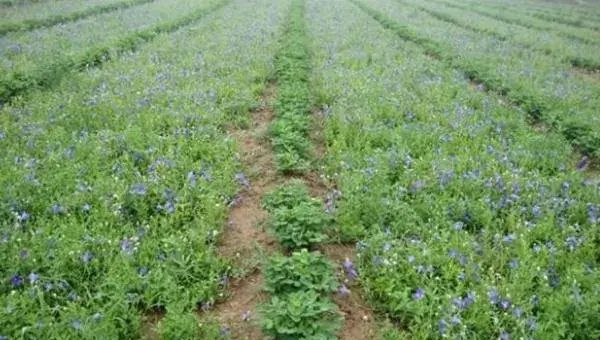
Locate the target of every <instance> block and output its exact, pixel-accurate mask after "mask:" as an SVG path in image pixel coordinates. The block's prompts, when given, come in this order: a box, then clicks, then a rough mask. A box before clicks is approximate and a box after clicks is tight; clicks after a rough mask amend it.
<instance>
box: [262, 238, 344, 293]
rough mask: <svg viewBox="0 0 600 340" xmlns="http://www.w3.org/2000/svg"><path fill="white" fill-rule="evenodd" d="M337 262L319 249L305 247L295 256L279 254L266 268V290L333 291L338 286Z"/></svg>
mask: <svg viewBox="0 0 600 340" xmlns="http://www.w3.org/2000/svg"><path fill="white" fill-rule="evenodd" d="M334 271H335V268H334V265H333V264H332V263H331V262H330V261H329V260H327V258H326V257H325V256H323V255H322V254H321V253H319V252H309V251H308V250H306V249H302V250H301V251H299V252H294V253H292V255H291V256H289V257H287V256H283V255H278V254H275V255H273V256H271V257H270V258H269V261H268V263H267V265H266V269H265V275H264V276H265V290H266V291H267V292H269V293H271V294H274V295H285V294H289V293H293V292H296V291H308V290H312V291H315V292H318V293H321V294H329V293H332V292H333V291H335V289H336V288H337V286H338V283H337V280H336V278H335V276H334Z"/></svg>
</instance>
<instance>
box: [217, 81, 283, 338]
mask: <svg viewBox="0 0 600 340" xmlns="http://www.w3.org/2000/svg"><path fill="white" fill-rule="evenodd" d="M275 95H276V87H275V84H273V83H271V84H270V85H269V86H268V87H267V89H266V90H265V93H264V95H263V97H262V98H261V102H262V105H261V108H260V109H259V110H258V111H256V112H254V113H253V115H252V119H251V123H250V127H248V128H247V129H244V130H241V129H236V130H233V131H231V133H230V134H231V135H232V136H233V137H234V138H236V139H237V140H238V141H239V144H240V146H241V149H242V152H243V154H242V160H243V162H244V164H245V165H246V168H247V171H248V173H247V174H246V176H247V178H248V179H249V181H250V184H249V185H248V187H247V188H245V189H244V190H242V191H241V192H240V194H239V199H238V202H237V204H236V205H235V206H233V207H232V208H231V210H230V212H229V218H228V222H227V225H226V228H225V230H224V232H223V237H222V239H221V244H220V247H219V254H220V255H221V256H224V257H226V258H229V259H231V260H232V262H233V264H234V266H235V267H236V268H241V269H242V270H243V271H244V274H243V275H241V276H240V277H236V278H234V279H232V281H231V282H229V283H228V287H227V294H228V298H227V299H226V300H225V301H223V302H221V303H218V304H217V305H216V306H215V307H214V310H213V311H212V312H211V315H212V316H214V317H215V319H216V320H217V321H218V322H219V323H220V324H221V325H226V326H228V327H230V329H231V336H232V339H248V340H258V339H262V334H261V331H260V328H259V327H258V326H257V325H256V320H257V310H256V307H257V305H258V304H259V303H260V302H262V301H265V300H266V299H267V296H266V294H264V293H263V292H262V288H263V279H262V275H261V273H260V267H259V263H260V259H256V256H257V255H259V254H260V253H261V252H262V253H270V252H273V251H275V250H276V249H277V242H276V240H275V239H273V238H272V237H271V236H270V235H268V234H267V233H266V231H265V230H264V228H263V227H262V224H263V222H264V221H265V220H266V218H267V215H268V214H267V212H266V211H264V210H263V209H262V208H261V206H260V200H261V197H262V196H263V195H264V194H265V193H267V192H268V191H270V190H271V189H273V188H274V187H275V185H276V184H277V170H276V168H275V163H274V160H273V153H272V150H271V145H270V144H269V142H268V139H267V138H266V134H267V132H268V127H269V124H270V122H271V120H272V119H273V109H272V108H271V104H272V102H273V98H274V97H275ZM253 259H254V260H253ZM248 312H249V320H248V319H246V320H244V319H243V317H242V313H248Z"/></svg>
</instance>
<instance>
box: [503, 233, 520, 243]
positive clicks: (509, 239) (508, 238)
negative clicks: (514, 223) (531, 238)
mask: <svg viewBox="0 0 600 340" xmlns="http://www.w3.org/2000/svg"><path fill="white" fill-rule="evenodd" d="M516 239H517V235H516V234H514V233H512V234H508V235H506V236H504V238H503V239H502V240H503V241H504V243H507V244H510V243H512V242H513V241H514V240H516Z"/></svg>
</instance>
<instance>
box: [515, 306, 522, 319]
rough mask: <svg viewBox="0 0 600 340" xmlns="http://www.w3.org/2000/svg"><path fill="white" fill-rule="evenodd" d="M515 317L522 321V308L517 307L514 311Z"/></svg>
mask: <svg viewBox="0 0 600 340" xmlns="http://www.w3.org/2000/svg"><path fill="white" fill-rule="evenodd" d="M513 315H514V316H515V317H517V318H518V319H520V318H521V316H523V310H522V309H521V308H520V307H517V308H515V309H514V310H513Z"/></svg>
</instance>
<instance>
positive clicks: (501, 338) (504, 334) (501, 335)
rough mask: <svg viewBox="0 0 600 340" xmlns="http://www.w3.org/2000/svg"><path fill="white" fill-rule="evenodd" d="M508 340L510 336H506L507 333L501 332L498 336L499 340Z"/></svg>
mask: <svg viewBox="0 0 600 340" xmlns="http://www.w3.org/2000/svg"><path fill="white" fill-rule="evenodd" d="M509 339H510V334H508V333H507V332H502V333H501V334H500V340H509Z"/></svg>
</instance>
